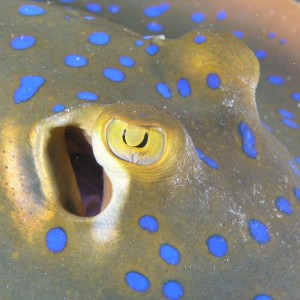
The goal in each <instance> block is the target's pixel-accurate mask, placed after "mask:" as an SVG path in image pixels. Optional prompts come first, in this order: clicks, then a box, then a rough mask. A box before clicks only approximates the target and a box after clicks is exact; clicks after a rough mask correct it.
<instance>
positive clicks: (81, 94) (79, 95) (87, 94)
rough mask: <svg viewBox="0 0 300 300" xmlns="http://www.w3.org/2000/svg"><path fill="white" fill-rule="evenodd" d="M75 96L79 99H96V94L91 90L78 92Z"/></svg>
mask: <svg viewBox="0 0 300 300" xmlns="http://www.w3.org/2000/svg"><path fill="white" fill-rule="evenodd" d="M76 97H77V98H78V99H80V100H88V101H96V100H98V98H99V97H98V95H97V94H95V93H92V92H86V91H85V92H79V93H77V95H76Z"/></svg>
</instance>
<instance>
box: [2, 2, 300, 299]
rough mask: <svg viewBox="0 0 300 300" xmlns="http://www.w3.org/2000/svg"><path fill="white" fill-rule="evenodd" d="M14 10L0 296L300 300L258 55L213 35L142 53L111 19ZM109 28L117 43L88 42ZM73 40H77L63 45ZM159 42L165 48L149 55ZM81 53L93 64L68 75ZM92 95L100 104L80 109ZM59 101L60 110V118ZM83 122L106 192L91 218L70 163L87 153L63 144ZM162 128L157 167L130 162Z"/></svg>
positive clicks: (292, 194)
mask: <svg viewBox="0 0 300 300" xmlns="http://www.w3.org/2000/svg"><path fill="white" fill-rule="evenodd" d="M26 3H28V2H26ZM6 4H7V7H8V8H9V11H10V12H11V13H10V14H6V15H3V23H2V24H1V26H2V27H3V31H1V34H2V38H1V40H2V41H3V42H2V45H3V51H2V54H1V55H2V58H6V59H2V60H1V64H3V69H5V70H7V72H6V73H5V75H4V73H2V78H1V82H3V86H5V89H2V90H1V103H2V105H3V110H2V116H1V124H2V128H1V147H2V151H1V160H0V161H1V169H2V172H3V174H4V176H3V177H2V179H1V187H2V189H1V196H2V197H1V198H2V199H4V200H3V201H2V202H1V212H2V214H1V236H2V249H1V267H2V269H3V270H5V272H1V284H2V287H1V297H2V298H4V299H20V298H22V299H39V298H40V297H41V296H42V297H43V298H44V299H47V298H49V299H53V298H55V299H59V298H63V297H65V298H67V299H68V298H69V299H80V298H81V297H82V296H83V295H84V296H86V295H88V297H89V298H91V299H93V298H102V299H112V298H113V299H140V298H145V299H153V298H155V299H161V298H162V299H163V298H167V299H181V298H183V299H198V298H199V297H201V299H218V298H220V297H221V296H222V298H223V299H232V298H233V297H235V298H241V299H284V298H291V299H293V298H297V295H298V293H299V284H298V276H299V259H298V258H299V247H298V245H299V221H298V217H299V200H298V199H297V197H299V191H298V188H297V186H298V187H299V178H298V176H297V175H296V174H295V172H293V170H292V168H291V167H290V165H289V161H291V160H292V156H291V155H290V154H289V153H288V152H287V151H286V149H285V148H284V146H283V145H282V144H280V142H279V141H278V140H277V139H276V138H275V137H274V136H273V135H271V134H270V133H269V132H268V131H267V130H266V129H265V128H264V127H262V125H261V124H260V122H259V118H258V113H257V109H256V103H255V97H254V94H255V88H256V85H257V82H258V77H259V67H258V62H257V60H256V58H255V57H254V55H253V53H252V52H251V51H250V50H249V49H248V48H247V47H246V46H245V45H244V44H243V43H242V42H241V41H239V40H238V39H236V38H235V37H233V36H232V35H228V34H224V33H221V32H217V31H201V32H200V31H193V32H191V33H189V34H186V35H184V36H182V37H180V38H178V39H175V40H161V39H159V38H154V39H151V40H146V41H144V43H145V45H144V46H143V47H142V48H140V47H137V46H136V44H135V43H136V40H141V38H140V36H138V35H137V34H135V33H133V32H130V31H128V30H124V29H123V28H122V27H120V26H118V25H116V24H113V23H109V22H106V21H104V20H102V19H97V20H94V21H95V22H94V21H92V22H91V21H88V20H85V19H83V18H82V16H83V14H81V13H80V12H73V11H64V10H62V9H61V8H57V7H56V6H55V5H43V4H39V7H43V8H45V10H46V13H45V14H43V15H39V16H35V17H30V16H26V17H25V16H24V15H20V13H18V9H19V6H20V2H13V1H9V2H7V3H6ZM35 4H36V3H35ZM66 16H67V17H66ZM22 18H23V19H22ZM24 18H25V19H24ZM33 26H34V28H35V30H34V34H33V33H32V28H33ZM57 27H58V28H64V32H60V33H58V32H57V31H55V30H54V28H57ZM82 28H84V31H83V30H82ZM99 28H101V32H105V33H108V34H109V35H110V37H111V41H110V42H109V43H107V44H106V45H101V46H99V45H95V44H93V43H92V42H91V41H90V37H91V35H92V34H93V33H94V32H98V31H99ZM22 34H23V35H26V36H27V35H32V36H33V35H34V37H35V38H36V43H35V45H34V46H32V47H29V48H26V49H23V50H16V49H14V47H12V46H11V41H12V39H14V38H15V36H19V35H22ZM63 37H64V38H63ZM66 37H68V38H69V37H72V39H71V38H70V40H69V42H68V43H62V42H61V41H62V40H65V39H66ZM102 37H103V36H102ZM204 40H205V41H204ZM149 45H156V46H157V47H158V49H159V51H158V52H157V53H156V54H155V55H149V53H147V52H146V51H145V49H148V51H149V48H147V47H148V46H149ZM75 47H76V48H75ZM74 49H76V51H75V50H74ZM150 49H153V47H152V48H150ZM154 49H155V47H154ZM36 51H38V52H39V53H38V54H37V52H36ZM74 52H75V54H77V55H80V56H83V57H85V58H87V59H88V63H87V64H84V65H83V66H81V67H80V68H78V67H77V68H73V67H70V66H69V65H67V64H66V61H65V59H66V57H69V55H70V54H74ZM45 53H47V54H48V56H47V59H46V60H45ZM51 53H52V54H51ZM42 54H44V55H42ZM58 54H60V55H58ZM124 55H126V56H130V57H133V58H134V61H135V66H134V67H133V68H130V69H126V67H124V66H122V65H120V64H119V62H118V58H119V57H120V56H124ZM8 58H9V66H8V67H7V59H8ZM191 58H192V59H191ZM78 60H79V61H82V59H78V57H77V59H75V63H77V62H78ZM73 63H74V61H73ZM111 68H114V69H116V70H118V71H120V70H121V71H123V73H124V74H125V75H126V76H125V79H124V80H121V81H120V80H119V81H117V82H116V78H112V77H111V74H114V75H116V76H117V78H119V79H120V77H119V75H120V73H119V72H113V73H106V72H105V70H107V69H111ZM16 70H18V71H17V72H16ZM33 75H34V76H39V77H42V78H44V80H45V82H44V83H43V84H42V85H40V86H39V87H38V88H36V93H34V95H31V89H32V86H31V89H27V88H26V87H24V86H21V81H20V80H21V78H24V77H25V76H33ZM209 75H214V76H209ZM216 75H217V76H216ZM75 78H76V79H75ZM109 78H110V79H109ZM38 83H39V82H38ZM35 84H36V83H35ZM20 88H21V89H20ZM16 91H18V93H17V94H16ZM82 91H89V92H93V94H96V95H98V97H99V98H98V99H97V100H93V101H94V103H89V104H82V102H80V101H82V100H79V99H78V93H79V92H82ZM28 94H29V95H31V96H30V97H29V99H27V100H25V101H24V100H22V99H24V97H25V98H27V97H28ZM20 95H21V96H20ZM85 95H86V94H85ZM89 96H91V95H90V94H89ZM20 99H21V100H22V101H20ZM90 101H91V100H90ZM16 102H18V103H16ZM87 102H88V101H87ZM58 103H59V104H64V105H65V106H66V107H67V109H66V110H65V112H62V113H60V114H55V113H54V112H53V110H54V111H56V109H57V107H56V106H55V105H56V104H58ZM107 104H109V105H107ZM55 107H56V108H55ZM54 108H55V109H54ZM17 116H18V118H16V117H17ZM112 120H113V121H117V122H122V123H121V124H123V123H124V124H127V125H126V126H127V127H126V128H128V132H126V135H125V138H124V139H123V135H124V130H123V127H121V132H122V135H119V136H118V137H114V136H113V137H112V138H113V139H111V137H110V129H111V128H114V126H115V125H114V123H111V122H112ZM111 124H113V125H111ZM110 126H113V127H110ZM122 126H123V125H122ZM73 127H75V128H78V129H79V130H80V132H81V133H82V134H83V137H84V139H85V141H86V142H87V143H88V144H89V145H90V147H92V150H93V153H94V156H95V157H96V159H97V161H98V162H99V163H100V165H102V166H103V169H104V174H105V176H107V178H106V182H107V181H108V182H109V184H108V186H106V191H105V192H108V191H110V190H111V195H110V197H108V198H109V199H107V200H108V202H109V203H108V204H106V207H105V208H104V209H103V211H102V212H101V213H100V214H99V215H96V216H94V217H91V218H86V217H83V216H82V214H84V209H83V207H82V204H81V202H80V199H81V198H80V192H79V190H78V187H77V184H76V178H75V176H74V175H73V173H72V172H73V170H72V166H71V162H70V160H69V158H68V151H75V152H77V153H84V152H85V151H87V150H86V148H87V146H86V145H85V144H83V143H79V142H78V143H77V144H76V141H74V139H73V140H72V143H70V144H71V146H70V145H69V144H68V142H67V141H66V130H67V128H73ZM153 128H159V131H160V132H165V134H162V137H163V141H164V147H163V150H162V152H161V153H162V154H161V157H160V158H159V159H158V160H157V161H155V162H153V163H152V164H149V165H139V164H137V163H133V162H131V161H126V160H125V159H120V157H119V156H121V155H122V153H123V152H122V151H123V150H124V149H128V147H131V148H132V149H131V150H130V151H132V154H137V153H138V154H139V155H144V156H146V157H148V156H150V157H152V156H151V155H152V154H151V152H149V153H150V154H151V155H150V154H149V153H148V152H147V151H146V150H145V149H146V147H140V148H138V147H137V146H139V145H141V143H142V141H144V139H145V132H147V133H149V136H150V135H151V132H152V130H153ZM117 129H118V125H117ZM129 129H130V130H129ZM73 133H74V132H73ZM75 133H76V134H75V136H78V135H77V132H75ZM80 139H81V138H80ZM150 141H151V139H150V138H149V143H150ZM111 143H116V144H117V147H116V148H114V147H112V144H111ZM147 143H148V140H147ZM147 143H146V145H147ZM128 144H130V145H131V146H129V145H128ZM68 145H69V146H68ZM126 147H127V148H126ZM69 148H70V149H71V150H68V149H69ZM143 148H145V149H143ZM74 149H75V150H74ZM147 149H148V148H147ZM149 149H150V150H151V149H152V147H150V148H149ZM144 150H145V152H143V151H144ZM150 150H149V151H150ZM156 155H159V154H157V153H156ZM109 185H110V186H109ZM72 204H73V207H71V206H72Z"/></svg>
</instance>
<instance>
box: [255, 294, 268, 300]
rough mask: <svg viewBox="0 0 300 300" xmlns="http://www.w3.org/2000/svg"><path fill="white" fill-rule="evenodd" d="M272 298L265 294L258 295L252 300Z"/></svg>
mask: <svg viewBox="0 0 300 300" xmlns="http://www.w3.org/2000/svg"><path fill="white" fill-rule="evenodd" d="M272 299H273V298H272V297H271V296H269V295H267V294H260V295H257V296H255V297H254V298H253V300H272Z"/></svg>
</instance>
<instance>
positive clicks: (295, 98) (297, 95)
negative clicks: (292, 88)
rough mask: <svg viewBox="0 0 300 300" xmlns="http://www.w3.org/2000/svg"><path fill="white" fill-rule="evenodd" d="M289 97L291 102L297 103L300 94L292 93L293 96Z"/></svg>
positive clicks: (299, 99)
mask: <svg viewBox="0 0 300 300" xmlns="http://www.w3.org/2000/svg"><path fill="white" fill-rule="evenodd" d="M290 97H291V98H292V99H293V100H295V101H297V102H300V93H293V94H291V95H290Z"/></svg>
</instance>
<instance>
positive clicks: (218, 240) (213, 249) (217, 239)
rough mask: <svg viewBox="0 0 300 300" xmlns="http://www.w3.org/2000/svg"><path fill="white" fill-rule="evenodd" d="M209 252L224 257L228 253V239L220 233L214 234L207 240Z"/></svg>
mask: <svg viewBox="0 0 300 300" xmlns="http://www.w3.org/2000/svg"><path fill="white" fill-rule="evenodd" d="M207 248H208V250H209V252H210V253H211V254H212V255H214V256H216V257H223V256H225V255H226V254H227V251H228V246H227V241H226V240H225V239H224V238H223V237H222V236H220V235H213V236H211V237H210V238H208V240H207Z"/></svg>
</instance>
